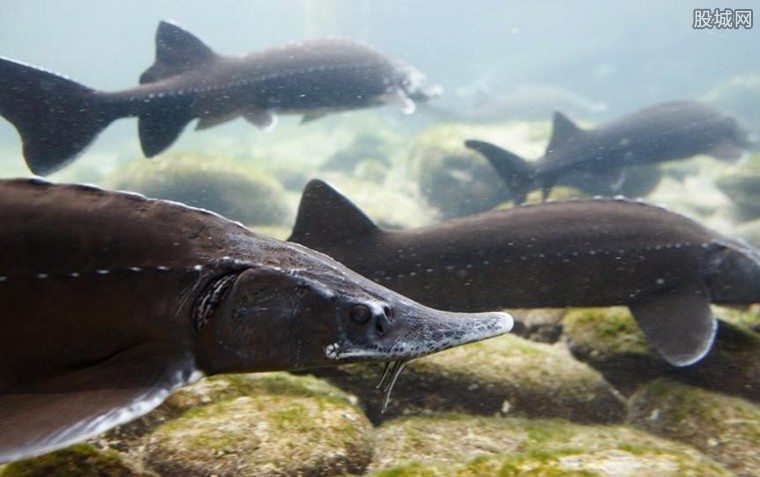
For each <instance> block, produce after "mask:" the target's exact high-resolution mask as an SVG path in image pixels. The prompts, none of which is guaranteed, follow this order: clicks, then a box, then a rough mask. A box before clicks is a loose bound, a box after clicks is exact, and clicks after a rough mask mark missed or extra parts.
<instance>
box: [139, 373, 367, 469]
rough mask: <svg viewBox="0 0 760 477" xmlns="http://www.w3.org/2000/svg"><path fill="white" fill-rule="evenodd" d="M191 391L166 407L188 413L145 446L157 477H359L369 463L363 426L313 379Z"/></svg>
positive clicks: (280, 377) (212, 384) (241, 382)
mask: <svg viewBox="0 0 760 477" xmlns="http://www.w3.org/2000/svg"><path fill="white" fill-rule="evenodd" d="M189 391H190V392H186V393H184V395H183V394H181V393H178V394H177V395H175V396H173V397H172V401H173V402H171V404H173V405H175V406H180V407H182V408H185V409H187V411H185V412H184V413H183V414H182V415H181V416H180V417H178V418H175V419H172V420H170V421H168V422H166V423H165V424H163V425H161V426H159V427H158V428H157V429H156V430H155V431H154V432H153V433H151V435H150V436H149V438H148V443H147V449H146V462H147V465H148V466H149V467H150V468H152V469H154V470H156V471H157V472H159V473H160V474H161V475H163V476H193V475H211V474H215V475H220V476H222V475H229V476H232V475H234V476H245V475H257V476H258V475H305V476H317V475H335V474H341V473H360V472H362V471H363V470H364V468H365V467H366V466H367V464H368V462H369V460H370V458H371V456H372V444H373V437H372V431H371V425H370V424H369V422H368V421H367V419H366V418H365V417H364V416H363V415H362V414H361V413H360V412H358V411H357V410H356V409H355V408H354V407H353V406H352V405H351V404H349V402H348V400H347V399H346V396H345V394H344V393H341V392H339V391H337V390H335V389H334V388H332V387H330V386H329V385H326V384H325V383H322V382H320V381H319V380H317V379H314V378H310V377H295V376H288V375H285V374H282V373H272V374H270V375H266V376H264V377H262V378H259V377H249V376H228V377H222V378H216V379H210V380H206V381H205V383H204V384H203V388H196V389H192V388H190V389H189ZM241 395H242V396H241ZM235 396H237V397H235ZM207 402H208V404H205V403H207ZM199 404H200V406H199Z"/></svg>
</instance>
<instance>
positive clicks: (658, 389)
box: [628, 379, 760, 476]
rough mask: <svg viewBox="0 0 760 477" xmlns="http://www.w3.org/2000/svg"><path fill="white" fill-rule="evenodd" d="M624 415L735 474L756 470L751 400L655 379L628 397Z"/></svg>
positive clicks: (757, 417)
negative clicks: (695, 450) (628, 412)
mask: <svg viewBox="0 0 760 477" xmlns="http://www.w3.org/2000/svg"><path fill="white" fill-rule="evenodd" d="M628 420H629V422H630V423H631V424H632V425H633V426H635V427H637V428H639V429H642V430H645V431H647V432H651V433H653V434H656V435H660V436H663V437H666V438H669V439H673V440H677V441H680V442H684V443H687V444H690V445H692V446H694V447H696V448H697V449H699V450H701V451H702V452H704V453H705V454H707V455H709V456H710V457H712V458H713V459H715V460H716V461H718V462H721V463H722V464H723V465H725V466H726V467H728V468H729V469H730V470H732V471H733V472H735V473H736V474H737V475H739V476H757V475H760V453H758V443H760V407H758V406H757V405H755V404H752V403H750V402H747V401H744V400H742V399H739V398H735V397H731V396H726V395H723V394H719V393H715V392H711V391H707V390H704V389H700V388H697V387H693V386H688V385H684V384H680V383H677V382H675V381H671V380H666V379H660V380H656V381H652V382H650V383H648V384H647V385H645V386H643V387H641V388H640V389H639V390H638V391H636V393H635V394H634V395H633V396H632V397H631V400H630V414H629V418H628Z"/></svg>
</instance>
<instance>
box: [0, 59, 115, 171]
mask: <svg viewBox="0 0 760 477" xmlns="http://www.w3.org/2000/svg"><path fill="white" fill-rule="evenodd" d="M0 115H2V116H3V117H4V118H5V119H7V120H8V121H10V122H11V123H12V124H13V125H14V126H15V127H16V130H17V131H18V133H19V135H20V136H21V141H22V142H23V146H24V158H25V159H26V164H27V165H28V166H29V169H31V171H32V172H34V173H35V174H39V175H47V174H50V173H52V172H55V171H57V170H58V169H60V168H62V167H64V166H65V165H67V164H69V163H70V162H72V161H73V160H74V159H76V158H77V156H78V155H79V154H81V153H82V151H84V149H85V148H86V147H87V146H88V145H89V144H90V143H91V142H92V141H93V140H94V139H95V136H97V135H98V134H99V133H100V132H101V131H102V130H103V129H105V128H106V126H108V125H109V124H110V123H111V122H112V121H113V120H114V119H116V118H117V117H118V113H117V112H116V111H115V110H112V109H111V108H109V107H108V103H106V102H105V101H104V100H103V99H102V96H101V93H98V92H97V91H94V90H92V89H90V88H87V87H85V86H82V85H80V84H79V83H76V82H75V81H72V80H70V79H68V78H65V77H63V76H60V75H57V74H55V73H51V72H49V71H45V70H42V69H40V68H36V67H34V66H30V65H26V64H24V63H20V62H17V61H14V60H11V59H8V58H2V57H0Z"/></svg>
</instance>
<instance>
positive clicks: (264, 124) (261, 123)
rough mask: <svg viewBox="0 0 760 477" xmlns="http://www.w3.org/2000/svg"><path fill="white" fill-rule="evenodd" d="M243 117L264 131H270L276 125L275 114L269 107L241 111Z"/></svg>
mask: <svg viewBox="0 0 760 477" xmlns="http://www.w3.org/2000/svg"><path fill="white" fill-rule="evenodd" d="M243 117H244V118H245V119H246V120H247V121H248V122H250V123H251V124H254V125H255V126H256V127H258V128H259V129H261V130H262V131H264V132H271V131H273V130H274V128H275V127H276V126H277V121H278V118H277V114H275V113H274V111H271V110H269V109H251V110H248V111H245V112H244V113H243Z"/></svg>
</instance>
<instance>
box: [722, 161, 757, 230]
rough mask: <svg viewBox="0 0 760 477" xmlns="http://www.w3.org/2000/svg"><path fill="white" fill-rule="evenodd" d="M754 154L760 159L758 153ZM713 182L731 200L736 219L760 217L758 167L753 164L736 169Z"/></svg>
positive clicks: (746, 219) (745, 219)
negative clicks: (734, 208)
mask: <svg viewBox="0 0 760 477" xmlns="http://www.w3.org/2000/svg"><path fill="white" fill-rule="evenodd" d="M755 156H757V157H758V159H760V154H755ZM753 159H754V158H753ZM758 159H754V160H755V161H757V160H758ZM715 184H716V185H717V186H718V188H719V189H720V191H721V192H723V193H724V194H725V195H726V196H728V198H729V199H731V202H733V204H734V206H735V207H736V212H737V213H736V218H737V219H739V220H742V221H748V220H753V219H757V218H760V167H758V166H755V165H753V166H750V167H745V168H742V169H738V170H736V171H735V172H733V173H731V174H728V175H725V176H723V177H720V178H718V179H717V180H716V182H715Z"/></svg>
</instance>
